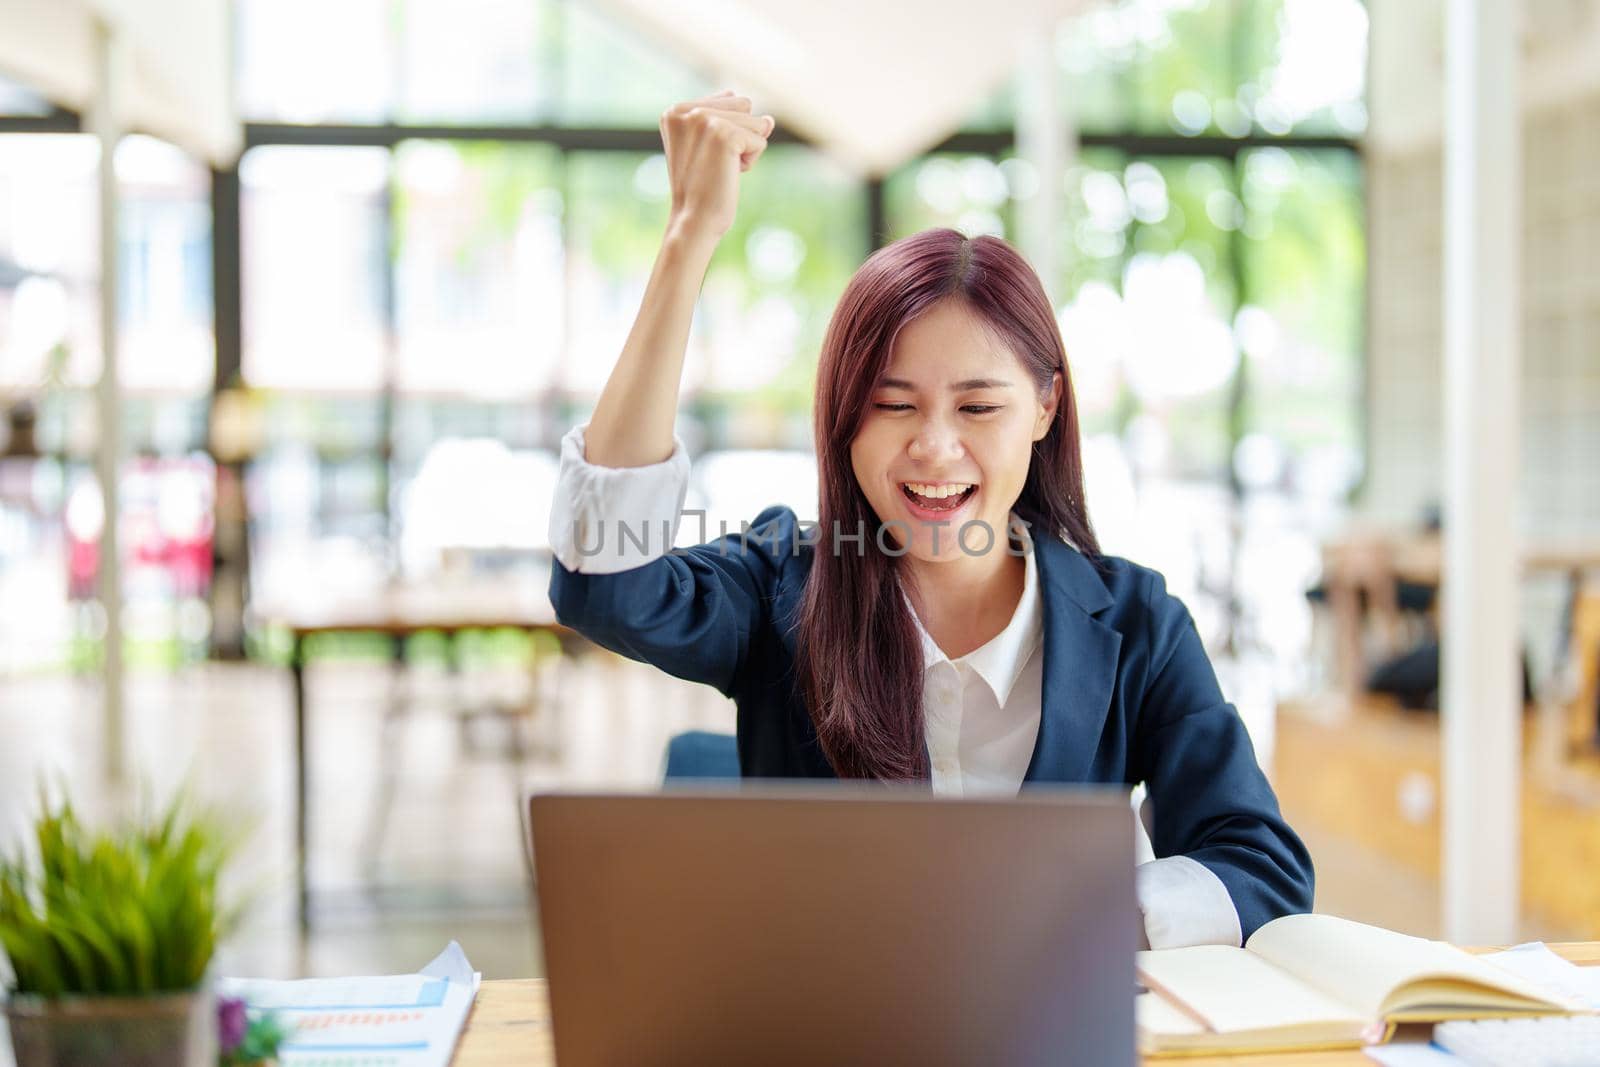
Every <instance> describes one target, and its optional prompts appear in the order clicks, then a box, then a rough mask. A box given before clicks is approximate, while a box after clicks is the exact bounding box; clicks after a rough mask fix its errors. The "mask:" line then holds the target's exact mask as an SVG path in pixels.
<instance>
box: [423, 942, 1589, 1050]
mask: <svg viewBox="0 0 1600 1067" xmlns="http://www.w3.org/2000/svg"><path fill="white" fill-rule="evenodd" d="M1550 947H1551V948H1552V949H1554V950H1555V951H1556V952H1559V953H1560V954H1561V955H1563V956H1565V957H1566V958H1567V959H1569V960H1572V961H1573V962H1574V963H1579V964H1584V965H1586V966H1600V941H1585V942H1571V943H1568V944H1557V945H1551V946H1550ZM555 1062H556V1061H555V1054H554V1052H553V1051H552V1045H551V1037H550V1004H549V1000H548V999H547V997H546V991H545V983H544V982H543V981H540V980H513V981H498V982H485V983H483V987H482V988H481V989H480V990H479V991H478V1001H477V1004H476V1005H475V1006H474V1007H473V1009H472V1016H471V1018H469V1019H468V1020H467V1029H466V1032H465V1033H464V1034H462V1037H461V1047H460V1049H459V1050H457V1052H456V1058H455V1060H454V1067H554V1065H555ZM1159 1062H1163V1063H1173V1064H1175V1065H1179V1067H1220V1065H1222V1064H1230V1065H1238V1067H1273V1065H1275V1064H1282V1065H1285V1067H1371V1065H1372V1063H1373V1061H1372V1060H1370V1059H1368V1058H1367V1057H1366V1056H1365V1055H1364V1054H1363V1053H1362V1052H1360V1051H1359V1050H1353V1049H1352V1050H1347V1051H1344V1052H1302V1053H1296V1054H1294V1055H1279V1056H1273V1055H1254V1056H1202V1057H1195V1058H1192V1059H1191V1058H1187V1057H1186V1058H1183V1059H1175V1060H1162V1061H1159Z"/></svg>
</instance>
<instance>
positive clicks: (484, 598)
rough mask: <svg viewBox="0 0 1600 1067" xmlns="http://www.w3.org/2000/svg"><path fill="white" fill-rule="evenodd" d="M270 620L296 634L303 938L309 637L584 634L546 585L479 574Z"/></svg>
mask: <svg viewBox="0 0 1600 1067" xmlns="http://www.w3.org/2000/svg"><path fill="white" fill-rule="evenodd" d="M257 615H258V616H259V617H260V618H262V619H263V620H264V621H266V622H267V623H269V624H271V625H275V626H281V627H283V628H284V629H286V630H287V631H288V632H289V636H290V642H291V644H290V652H289V669H290V671H291V672H292V675H293V685H294V688H293V692H294V766H295V848H296V853H297V862H296V864H295V871H296V893H295V907H296V917H297V919H298V921H299V929H300V937H301V940H302V942H303V941H304V940H305V938H306V937H307V936H308V935H309V933H310V929H311V876H310V855H311V849H310V823H311V819H310V815H309V807H310V799H311V798H310V792H311V790H310V762H309V753H308V751H307V728H306V710H307V708H306V705H307V702H306V655H305V649H306V641H307V639H308V638H311V637H315V636H317V635H319V634H357V633H360V634H380V635H382V636H384V637H387V638H388V639H389V640H390V641H391V642H392V643H393V648H394V656H395V657H396V659H397V660H398V659H399V657H400V655H401V650H402V647H403V642H404V641H405V639H406V638H408V637H411V636H413V635H415V634H419V633H424V632H429V633H439V634H443V635H445V636H447V637H454V636H455V635H457V634H459V633H462V632H463V631H466V630H500V629H511V630H522V631H524V632H526V633H550V634H554V635H555V636H556V638H557V639H558V640H560V642H561V645H562V648H563V649H566V648H569V647H571V646H574V645H579V644H582V638H580V637H579V636H578V634H577V633H576V632H575V631H573V630H571V629H569V628H568V627H566V626H563V625H561V624H560V623H558V622H557V621H556V617H555V609H554V608H553V607H552V606H551V604H550V597H549V594H548V593H547V592H546V590H545V584H544V583H543V582H542V581H541V582H537V583H534V584H531V585H530V584H528V583H517V582H509V581H501V582H492V583H490V582H485V581H483V580H482V579H473V580H466V581H459V582H451V583H436V584H430V585H424V584H417V585H403V586H396V587H392V588H390V589H387V590H385V591H383V592H381V593H377V594H375V595H373V596H370V597H364V598H362V599H360V600H340V599H337V598H333V599H325V598H322V597H319V596H316V595H315V594H314V592H312V593H304V594H302V600H300V601H299V602H296V603H283V604H274V605H272V606H270V607H266V608H261V609H258V610H257Z"/></svg>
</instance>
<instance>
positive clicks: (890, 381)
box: [878, 378, 1011, 393]
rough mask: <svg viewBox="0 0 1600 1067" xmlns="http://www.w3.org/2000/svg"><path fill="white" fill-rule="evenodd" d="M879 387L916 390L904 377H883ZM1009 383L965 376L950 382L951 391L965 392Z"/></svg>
mask: <svg viewBox="0 0 1600 1067" xmlns="http://www.w3.org/2000/svg"><path fill="white" fill-rule="evenodd" d="M878 388H880V389H909V390H911V391H913V392H915V391H916V388H917V387H916V386H915V385H914V384H912V383H911V382H908V381H906V380H905V379H904V378H884V379H883V380H882V381H880V382H879V383H878ZM1009 388H1011V383H1010V382H1008V381H1005V380H1004V379H1001V378H967V379H965V380H963V381H959V382H952V383H951V385H950V391H951V392H952V393H965V392H969V391H970V390H973V389H1009Z"/></svg>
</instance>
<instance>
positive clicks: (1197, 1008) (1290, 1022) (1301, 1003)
mask: <svg viewBox="0 0 1600 1067" xmlns="http://www.w3.org/2000/svg"><path fill="white" fill-rule="evenodd" d="M1134 966H1135V967H1136V968H1137V969H1138V972H1139V975H1140V977H1141V978H1142V979H1143V980H1144V982H1145V984H1146V985H1148V986H1149V987H1150V988H1151V989H1152V990H1155V991H1156V992H1157V993H1158V994H1160V995H1162V996H1165V997H1167V998H1169V999H1172V1000H1176V1001H1178V1002H1180V1003H1181V1004H1183V1005H1184V1006H1186V1007H1187V1008H1188V1009H1189V1010H1190V1011H1192V1012H1194V1013H1195V1014H1197V1015H1199V1016H1200V1017H1201V1018H1203V1019H1205V1020H1206V1022H1207V1023H1208V1024H1210V1026H1211V1028H1212V1029H1213V1030H1216V1031H1218V1032H1219V1033H1227V1032H1229V1031H1235V1030H1257V1029H1264V1028H1267V1027H1287V1026H1301V1025H1304V1024H1307V1023H1329V1022H1334V1023H1346V1022H1347V1023H1351V1024H1355V1025H1359V1024H1361V1023H1364V1022H1370V1021H1371V1020H1370V1019H1363V1018H1362V1017H1360V1016H1359V1015H1357V1014H1356V1013H1355V1012H1353V1011H1352V1010H1351V1009H1350V1008H1348V1007H1346V1006H1345V1005H1343V1004H1340V1003H1339V1002H1338V1001H1336V1000H1334V999H1332V998H1331V997H1329V996H1327V995H1325V994H1324V993H1321V992H1319V991H1318V990H1316V989H1313V988H1312V987H1311V986H1309V985H1306V984H1305V983H1303V982H1301V981H1299V980H1297V979H1296V978H1295V977H1294V976H1292V975H1289V974H1286V973H1284V971H1282V970H1281V969H1279V968H1277V967H1274V966H1273V965H1272V964H1270V963H1268V962H1266V961H1265V960H1263V959H1261V958H1259V957H1257V956H1253V955H1251V954H1250V953H1248V952H1245V951H1244V950H1243V949H1237V948H1230V947H1228V946H1226V945H1194V946H1192V947H1189V948H1169V949H1161V950H1158V951H1145V952H1138V953H1135V954H1134Z"/></svg>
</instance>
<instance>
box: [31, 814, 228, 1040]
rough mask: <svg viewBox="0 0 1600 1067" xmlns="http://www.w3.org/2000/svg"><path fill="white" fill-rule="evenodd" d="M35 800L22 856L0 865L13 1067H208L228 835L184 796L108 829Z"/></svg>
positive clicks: (224, 915) (224, 914) (214, 1030)
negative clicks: (37, 808) (31, 850)
mask: <svg viewBox="0 0 1600 1067" xmlns="http://www.w3.org/2000/svg"><path fill="white" fill-rule="evenodd" d="M42 806H43V808H44V813H43V814H42V815H41V816H40V817H39V819H38V821H37V822H36V823H35V825H34V828H33V829H34V834H33V837H34V844H35V846H36V854H35V855H34V856H33V857H32V861H31V862H30V858H29V857H28V856H27V855H26V851H25V850H24V851H23V852H21V853H19V854H18V855H16V856H6V857H4V858H3V859H0V949H3V950H4V954H5V956H6V958H7V959H8V960H9V962H10V965H11V971H12V988H11V991H10V996H9V997H8V999H7V1001H6V1018H7V1021H8V1023H9V1025H10V1030H11V1043H12V1048H13V1049H14V1051H15V1054H16V1062H17V1067H100V1065H110V1064H117V1065H119V1067H211V1065H213V1064H215V1063H217V1057H218V1043H217V1036H218V1023H219V1019H218V1014H217V1009H216V1005H215V1002H214V998H213V996H212V993H211V990H210V986H209V982H208V980H207V968H208V966H209V965H210V962H211V956H212V952H213V950H214V949H215V948H216V945H217V941H218V939H219V938H220V937H221V936H223V934H224V933H225V932H226V931H227V930H229V929H230V928H231V927H232V925H233V924H234V922H236V920H237V918H238V912H237V911H236V910H230V909H226V908H224V907H223V906H222V905H221V903H220V902H219V899H218V892H217V879H218V876H219V874H220V872H221V869H222V866H223V863H224V862H225V860H226V859H227V857H228V855H229V853H230V852H231V851H232V847H233V839H232V837H231V836H230V835H228V834H226V833H225V832H224V831H223V830H222V828H221V826H220V824H219V823H218V822H217V821H216V820H215V819H213V818H211V817H209V816H202V815H196V816H190V815H189V814H188V812H187V810H186V809H187V805H186V804H185V803H184V800H183V798H182V797H181V796H180V797H179V798H177V799H175V800H174V801H173V802H172V803H171V805H170V806H168V807H167V808H166V810H165V811H164V812H161V813H159V814H157V815H156V816H154V817H150V818H144V819H140V820H135V821H134V822H133V823H132V824H130V825H127V826H125V827H122V828H119V829H116V830H109V831H91V830H90V829H88V828H87V827H85V826H84V825H83V824H82V823H81V822H80V821H79V820H78V818H77V816H76V815H75V814H74V812H73V810H72V807H71V806H70V804H66V803H63V804H62V805H61V806H60V807H59V808H57V809H55V810H52V809H51V805H50V804H49V803H48V801H47V800H46V801H45V802H44V803H43V805H42Z"/></svg>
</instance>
